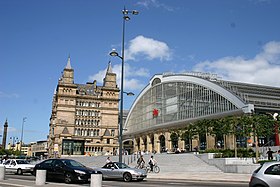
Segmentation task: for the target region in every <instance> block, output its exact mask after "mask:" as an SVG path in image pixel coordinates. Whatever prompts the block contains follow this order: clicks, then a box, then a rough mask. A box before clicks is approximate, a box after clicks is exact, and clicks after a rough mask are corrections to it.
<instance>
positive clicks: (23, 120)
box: [19, 117, 27, 154]
mask: <svg viewBox="0 0 280 187" xmlns="http://www.w3.org/2000/svg"><path fill="white" fill-rule="evenodd" d="M26 119H27V118H26V117H24V118H23V119H22V125H21V137H20V147H19V153H20V154H21V147H22V139H23V125H24V122H25V120H26Z"/></svg>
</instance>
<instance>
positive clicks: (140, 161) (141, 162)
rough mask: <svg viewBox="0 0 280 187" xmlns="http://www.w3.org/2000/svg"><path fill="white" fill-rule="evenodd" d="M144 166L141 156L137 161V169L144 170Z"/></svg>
mask: <svg viewBox="0 0 280 187" xmlns="http://www.w3.org/2000/svg"><path fill="white" fill-rule="evenodd" d="M144 165H145V160H144V158H143V155H141V156H140V157H139V158H138V160H137V167H138V168H140V169H142V168H144Z"/></svg>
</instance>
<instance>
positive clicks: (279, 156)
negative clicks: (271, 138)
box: [276, 150, 280, 161]
mask: <svg viewBox="0 0 280 187" xmlns="http://www.w3.org/2000/svg"><path fill="white" fill-rule="evenodd" d="M276 161H280V150H278V152H277V155H276Z"/></svg>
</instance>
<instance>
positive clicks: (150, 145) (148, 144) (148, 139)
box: [147, 135, 153, 153]
mask: <svg viewBox="0 0 280 187" xmlns="http://www.w3.org/2000/svg"><path fill="white" fill-rule="evenodd" d="M147 151H149V152H150V153H152V151H153V147H152V142H151V137H150V135H147Z"/></svg>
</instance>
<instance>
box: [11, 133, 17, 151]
mask: <svg viewBox="0 0 280 187" xmlns="http://www.w3.org/2000/svg"><path fill="white" fill-rule="evenodd" d="M10 140H11V141H12V145H11V147H12V149H13V151H14V150H15V142H17V141H18V137H15V136H12V137H10ZM16 149H17V148H16Z"/></svg>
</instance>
